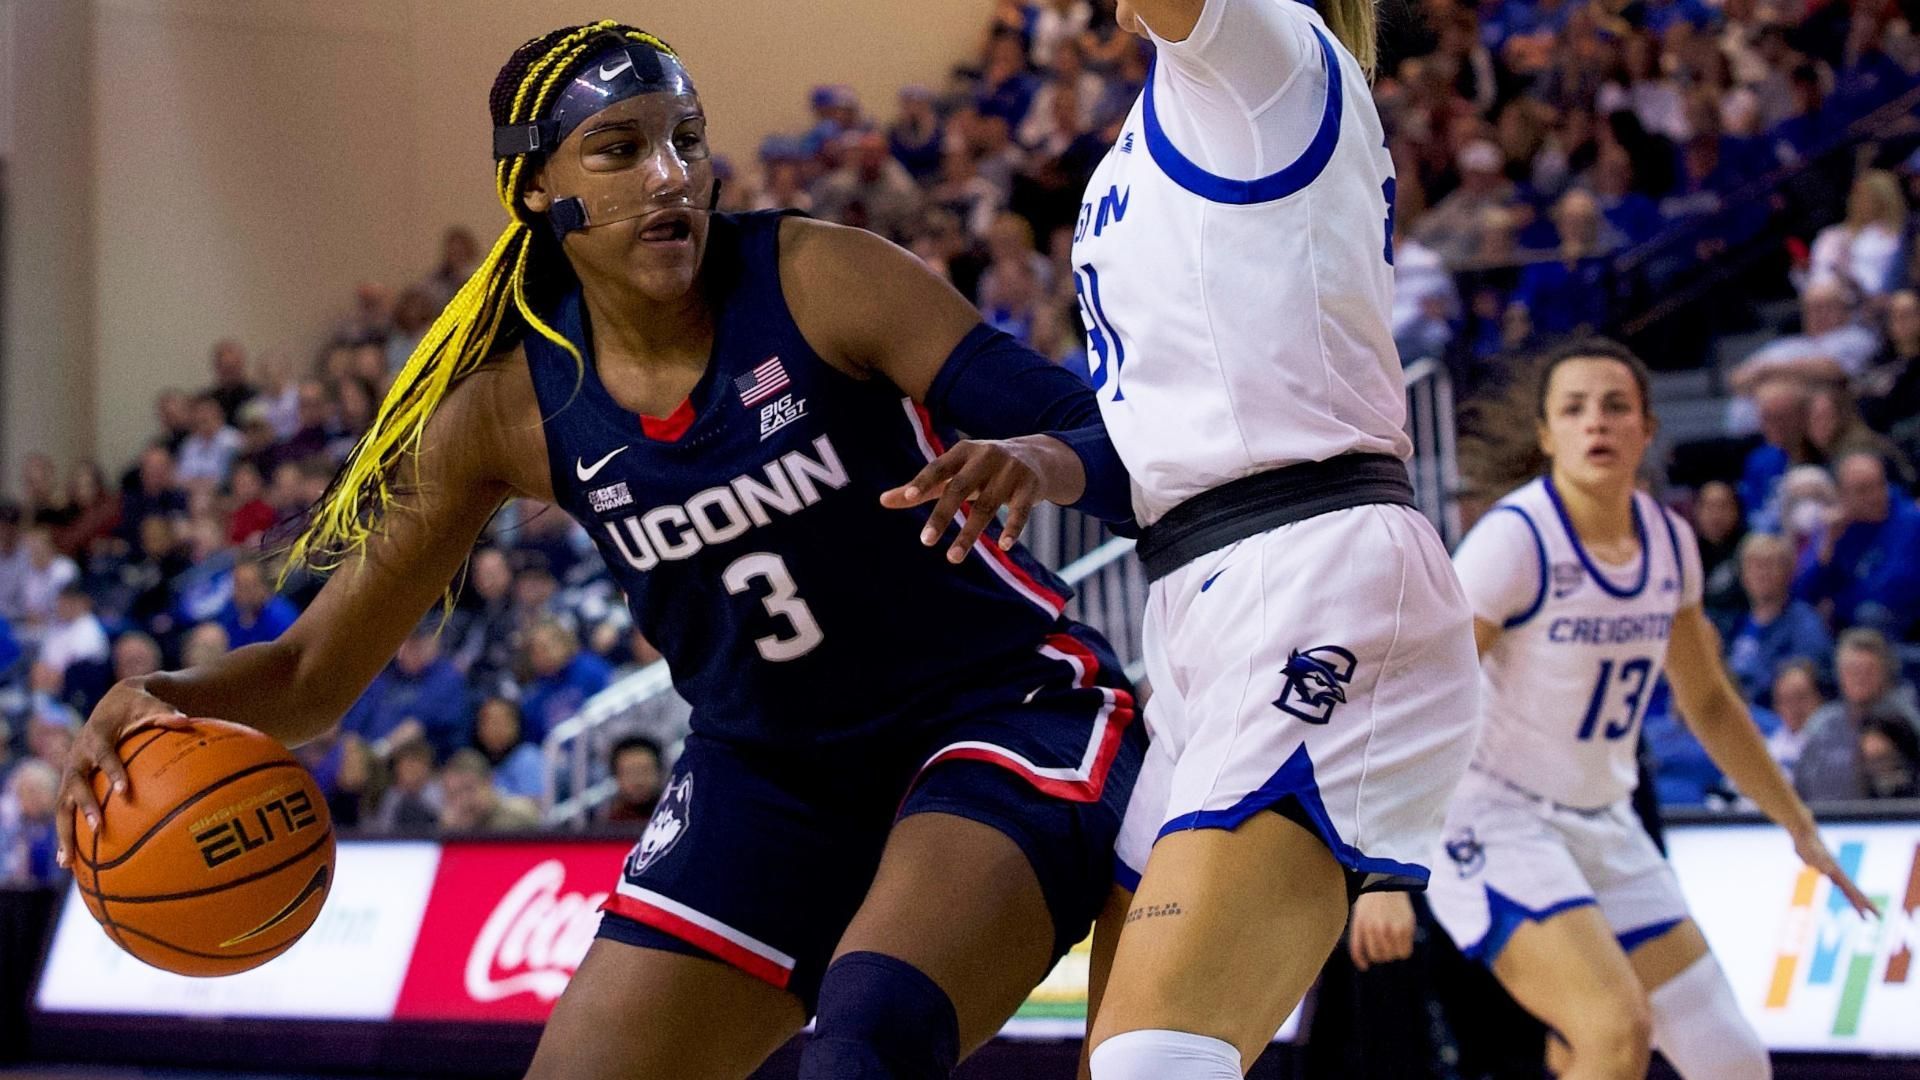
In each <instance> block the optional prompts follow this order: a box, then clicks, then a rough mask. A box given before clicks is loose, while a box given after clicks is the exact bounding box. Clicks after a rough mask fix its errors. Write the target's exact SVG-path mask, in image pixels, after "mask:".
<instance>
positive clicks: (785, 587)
mask: <svg viewBox="0 0 1920 1080" xmlns="http://www.w3.org/2000/svg"><path fill="white" fill-rule="evenodd" d="M754 578H760V579H761V580H763V581H765V582H766V583H767V588H768V592H767V595H765V596H763V597H761V598H760V603H761V604H763V605H765V607H766V609H767V614H769V615H772V616H775V617H776V618H782V619H785V620H786V621H787V624H788V626H789V627H790V628H791V630H792V632H791V633H786V632H782V633H777V634H768V635H767V636H766V637H759V638H754V639H753V644H754V647H755V648H757V649H759V650H760V655H761V656H764V657H766V658H767V659H769V660H772V661H774V662H775V663H779V662H781V661H783V660H798V659H799V658H800V657H802V656H805V655H807V654H808V653H810V652H812V651H813V650H814V649H816V648H818V647H819V645H820V642H821V641H822V640H823V639H824V638H825V637H826V635H825V634H822V633H821V632H820V624H819V623H818V622H816V621H814V618H813V611H812V609H811V608H808V607H807V602H806V601H805V600H802V599H800V593H799V590H798V589H797V588H795V586H794V584H793V575H792V574H790V573H788V572H787V561H786V560H785V559H782V558H781V557H780V556H778V555H775V554H773V553H772V552H770V551H756V552H754V553H753V554H751V555H742V556H740V557H739V558H737V559H735V560H733V562H732V563H730V564H728V566H727V568H726V570H725V571H724V572H722V573H721V575H720V580H721V582H722V583H723V584H725V585H726V587H727V591H728V592H729V593H732V594H733V595H735V596H739V595H740V594H742V593H747V592H752V591H753V579H754Z"/></svg>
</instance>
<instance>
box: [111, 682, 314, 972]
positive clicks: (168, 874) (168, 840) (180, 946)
mask: <svg viewBox="0 0 1920 1080" xmlns="http://www.w3.org/2000/svg"><path fill="white" fill-rule="evenodd" d="M120 760H121V761H123V762H125V763H126V767H127V784H128V787H129V789H130V790H129V791H128V792H127V793H126V794H125V795H113V796H109V795H108V794H107V779H106V775H105V774H104V773H97V774H95V776H94V781H93V790H94V795H95V796H96V797H98V798H99V799H100V807H101V816H100V829H99V831H98V832H95V831H94V830H93V829H90V828H88V827H87V819H86V817H85V816H84V815H80V814H76V815H75V820H74V859H73V872H74V877H75V879H76V881H77V882H78V883H79V886H80V892H81V895H82V896H83V897H85V899H86V902H87V909H88V910H90V911H92V912H93V917H94V918H96V919H98V920H100V925H101V926H102V927H103V928H104V929H105V930H106V931H107V934H108V936H110V937H112V938H113V940H114V941H115V942H117V943H118V944H119V946H120V947H121V948H123V949H125V950H127V951H128V952H130V953H132V954H133V955H134V956H135V957H137V958H139V959H141V960H144V961H146V962H147V963H149V964H152V965H153V966H154V967H157V968H163V969H165V970H167V971H172V972H177V973H179V974H181V975H231V974H233V973H235V972H239V971H245V970H247V969H248V968H252V967H258V966H259V965H261V964H264V963H266V962H267V961H268V960H271V959H273V958H274V957H276V956H278V955H280V954H281V953H283V952H285V951H287V949H288V948H290V947H291V946H292V945H293V943H294V942H295V941H298V940H299V938H300V935H301V934H304V933H306V931H307V927H309V926H312V925H313V920H314V918H315V917H316V916H318V915H319V914H320V905H321V904H322V903H324V902H325V901H326V898H327V888H328V886H329V885H331V884H332V882H333V820H332V818H331V817H330V816H329V815H328V814H327V803H326V798H325V797H324V796H323V795H322V794H321V793H320V788H319V786H318V785H317V784H315V783H314V780H313V777H312V776H311V775H309V774H308V773H307V770H305V769H303V768H301V767H300V763H299V762H297V761H295V760H294V759H293V755H291V754H289V753H287V750H286V748H285V747H283V746H281V745H280V744H279V743H278V742H276V741H274V740H273V739H272V738H270V737H269V736H266V735H263V734H261V733H260V732H258V731H255V730H253V729H252V728H249V727H242V726H241V725H239V724H229V723H226V722H224V721H220V720H192V721H188V722H186V723H185V724H182V725H179V726H178V727H177V728H154V727H149V728H140V729H138V730H135V731H134V732H133V733H132V734H130V735H128V736H126V737H125V738H124V739H122V740H120Z"/></svg>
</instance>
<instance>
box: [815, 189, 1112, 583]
mask: <svg viewBox="0 0 1920 1080" xmlns="http://www.w3.org/2000/svg"><path fill="white" fill-rule="evenodd" d="M780 248H781V284H782V286H783V288H784V289H785V291H786V295H787V304H788V306H789V308H791V309H792V311H793V315H794V319H795V321H796V322H797V323H798V324H799V326H800V331H801V333H802V334H804V335H805V336H806V339H807V342H808V344H810V345H811V346H813V349H814V351H815V352H816V353H818V354H819V355H820V357H821V358H822V359H824V360H826V361H827V363H829V364H832V365H833V366H835V367H836V368H839V369H840V370H842V371H844V372H846V373H847V374H849V375H852V376H854V377H855V378H881V379H885V380H887V381H889V382H891V383H893V385H895V386H897V387H899V388H900V391H901V392H902V393H904V394H906V395H907V396H908V397H911V398H912V399H913V400H914V401H915V402H918V403H919V404H921V405H922V406H924V407H925V408H926V409H927V411H928V412H929V413H931V414H932V416H933V418H934V419H935V421H937V422H940V423H942V424H943V425H951V426H953V427H957V428H959V429H960V430H961V431H963V432H966V433H967V434H968V435H969V436H971V438H969V439H967V440H965V441H963V442H961V443H959V444H957V445H955V446H954V447H953V448H952V449H950V450H948V451H947V452H946V453H945V454H942V455H941V456H940V458H939V459H938V460H937V461H935V462H933V463H932V464H930V465H928V466H927V468H926V469H925V470H923V471H922V472H921V473H920V474H919V475H918V476H915V477H912V478H907V477H902V478H901V480H902V483H901V485H900V486H899V487H897V488H895V489H893V490H892V491H889V492H888V493H886V495H885V496H884V497H883V498H882V499H881V502H882V504H883V505H885V506H887V507H888V508H890V509H896V510H898V509H905V508H907V507H911V506H917V505H921V504H924V503H934V504H935V506H934V509H933V512H932V513H931V514H930V515H929V516H928V518H927V520H928V522H929V527H928V529H927V535H926V536H925V538H924V541H925V543H927V544H928V545H929V546H931V545H933V544H935V543H937V542H938V541H939V539H940V536H941V535H942V534H943V533H944V532H945V531H946V530H945V529H944V527H935V526H934V525H933V523H935V522H947V521H951V520H953V517H954V514H955V513H956V512H958V511H959V510H960V507H961V504H962V503H963V502H965V503H970V504H971V507H972V509H971V513H970V514H969V516H968V518H967V521H966V525H965V527H964V528H963V529H962V530H961V532H960V534H959V535H958V536H957V537H956V538H955V539H954V540H953V542H952V544H951V545H950V546H949V548H948V552H947V557H948V558H949V559H950V560H952V561H953V562H956V563H957V562H960V561H961V560H962V559H964V558H965V557H966V552H967V550H968V549H969V548H971V547H972V546H973V542H974V540H975V539H977V538H978V537H979V535H980V533H981V531H982V530H984V529H985V528H986V527H987V525H988V523H990V522H991V521H992V520H993V519H994V517H995V515H997V514H998V513H999V512H1000V510H1001V508H1002V507H1005V508H1007V510H1008V516H1007V521H1006V526H1005V528H1004V530H1003V532H1002V536H1001V545H1002V546H1003V547H1011V546H1012V544H1013V542H1014V540H1015V539H1016V538H1017V537H1018V536H1019V533H1020V529H1021V527H1022V526H1023V525H1024V524H1025V522H1026V519H1027V515H1028V513H1029V511H1030V510H1031V509H1032V507H1033V505H1034V503H1036V502H1038V501H1040V500H1043V499H1044V500H1046V501H1048V502H1053V503H1059V504H1060V505H1063V506H1075V507H1077V508H1079V509H1082V510H1085V511H1087V512H1088V513H1091V514H1093V515H1095V516H1097V517H1099V518H1101V519H1103V520H1106V521H1110V522H1125V521H1128V520H1130V519H1131V517H1132V493H1131V489H1130V486H1129V482H1128V480H1127V475H1126V470H1125V469H1124V468H1123V467H1122V466H1121V464H1120V459H1119V456H1118V454H1117V453H1116V452H1115V451H1114V449H1113V443H1112V442H1111V441H1110V440H1109V439H1108V438H1107V433H1106V427H1105V426H1104V425H1103V424H1102V423H1101V421H1100V405H1099V402H1098V401H1096V400H1095V399H1094V396H1093V390H1092V388H1091V387H1089V386H1087V385H1086V383H1085V382H1083V381H1082V380H1080V379H1079V378H1077V377H1076V376H1074V375H1073V373H1071V372H1069V371H1067V370H1066V369H1064V368H1062V367H1060V366H1059V365H1058V364H1054V363H1051V362H1050V361H1048V360H1047V359H1046V358H1045V357H1043V356H1040V355H1039V354H1037V353H1035V352H1033V351H1032V350H1031V349H1028V348H1026V347H1024V346H1022V345H1020V344H1018V343H1017V342H1015V341H1014V340H1013V339H1012V338H1010V337H1008V336H1007V335H1005V334H1002V333H999V332H998V331H995V330H993V329H992V328H990V327H988V326H987V325H986V324H985V323H983V322H982V321H981V319H980V313H979V312H978V311H975V310H974V308H973V305H971V304H969V303H967V300H966V298H965V297H963V296H961V295H960V293H959V292H958V291H957V290H956V289H954V287H953V286H952V285H950V284H948V283H947V281H946V280H945V279H943V278H941V277H940V276H939V275H937V274H935V273H934V272H933V271H931V270H929V269H928V268H927V267H926V265H925V264H924V263H922V262H921V261H920V260H919V259H917V258H915V257H914V256H913V255H912V254H910V253H909V252H907V251H905V250H903V249H901V248H900V247H898V246H896V245H894V244H891V243H888V242H887V241H886V240H884V239H882V238H880V237H878V236H875V235H874V234H872V233H869V232H865V231H863V230H860V229H849V228H845V227H843V226H838V225H829V224H825V223H823V222H816V221H806V220H802V219H793V220H789V221H787V222H786V223H785V224H784V225H783V227H782V229H781V232H780Z"/></svg>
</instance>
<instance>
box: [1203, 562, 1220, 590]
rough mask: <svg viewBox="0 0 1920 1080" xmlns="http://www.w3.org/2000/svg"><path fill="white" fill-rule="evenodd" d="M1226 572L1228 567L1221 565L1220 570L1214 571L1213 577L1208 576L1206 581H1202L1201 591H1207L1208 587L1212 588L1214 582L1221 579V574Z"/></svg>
mask: <svg viewBox="0 0 1920 1080" xmlns="http://www.w3.org/2000/svg"><path fill="white" fill-rule="evenodd" d="M1226 572H1227V568H1226V567H1224V566H1223V567H1221V568H1220V569H1218V570H1215V571H1214V572H1213V576H1212V577H1209V578H1208V579H1207V580H1205V581H1203V582H1201V583H1200V591H1201V592H1206V591H1207V590H1208V589H1211V588H1213V583H1214V582H1216V581H1219V580H1220V575H1221V574H1224V573H1226Z"/></svg>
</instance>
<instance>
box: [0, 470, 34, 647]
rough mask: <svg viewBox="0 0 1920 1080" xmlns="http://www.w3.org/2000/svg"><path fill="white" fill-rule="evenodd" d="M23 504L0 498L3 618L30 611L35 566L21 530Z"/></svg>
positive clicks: (0, 604)
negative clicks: (28, 597) (29, 582)
mask: <svg viewBox="0 0 1920 1080" xmlns="http://www.w3.org/2000/svg"><path fill="white" fill-rule="evenodd" d="M20 516H21V515H20V504H18V503H15V502H12V501H10V500H6V499H0V619H7V620H16V619H21V618H24V617H25V615H26V587H27V576H28V575H29V574H30V573H31V572H32V566H31V564H30V562H29V560H28V558H27V546H26V544H25V542H24V541H23V540H22V537H21V533H20Z"/></svg>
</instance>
